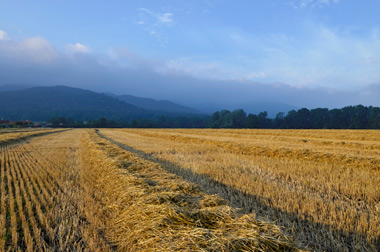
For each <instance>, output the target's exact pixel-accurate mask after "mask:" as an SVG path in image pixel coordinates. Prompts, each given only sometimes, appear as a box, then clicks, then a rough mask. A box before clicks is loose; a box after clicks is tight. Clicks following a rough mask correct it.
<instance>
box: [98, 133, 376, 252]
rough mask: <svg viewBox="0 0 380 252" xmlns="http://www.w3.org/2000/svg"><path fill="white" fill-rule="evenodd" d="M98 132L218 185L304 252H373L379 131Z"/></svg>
mask: <svg viewBox="0 0 380 252" xmlns="http://www.w3.org/2000/svg"><path fill="white" fill-rule="evenodd" d="M100 132H101V133H102V134H104V135H105V136H106V137H108V138H111V139H114V140H115V141H117V142H119V143H122V144H125V145H127V146H130V147H132V148H134V149H137V150H141V151H143V152H145V153H147V154H149V155H150V156H153V157H156V158H158V159H160V160H166V161H169V162H170V163H174V164H177V165H178V166H180V167H182V168H183V169H188V170H191V171H193V172H194V173H196V174H202V175H204V176H205V177H207V178H208V179H210V180H213V181H217V182H220V183H221V184H223V185H226V186H227V187H226V189H225V191H223V192H220V193H219V195H221V196H222V197H224V198H226V199H227V200H229V201H230V202H232V203H233V204H235V206H237V207H239V208H242V209H243V210H245V212H247V213H250V212H253V213H255V214H256V215H257V217H259V218H263V219H268V220H271V221H274V222H275V223H276V224H278V225H280V226H283V227H284V230H285V232H286V234H288V235H292V236H293V237H294V239H297V240H299V241H302V242H303V243H304V244H305V245H306V248H308V249H311V250H313V249H316V250H320V251H322V250H333V251H345V250H346V251H378V250H380V238H379V237H380V132H379V131H369V130H362V131H361V130H355V131H354V130H211V129H209V130H207V129H206V130H186V129H183V130H179V129H178V130H177V129H176V130H168V129H133V130H129V129H123V130H107V129H104V130H101V131H100ZM211 186H213V184H212V185H211ZM205 187H206V189H207V184H206V185H205ZM211 191H212V189H211ZM236 191H238V192H243V195H242V194H239V193H236ZM236 195H240V196H239V197H240V198H239V199H236Z"/></svg>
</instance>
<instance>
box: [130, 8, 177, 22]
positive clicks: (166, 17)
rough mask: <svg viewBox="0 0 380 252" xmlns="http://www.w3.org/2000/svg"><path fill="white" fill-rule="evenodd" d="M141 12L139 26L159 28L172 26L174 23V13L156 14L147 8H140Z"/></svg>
mask: <svg viewBox="0 0 380 252" xmlns="http://www.w3.org/2000/svg"><path fill="white" fill-rule="evenodd" d="M139 12H140V13H139V20H138V21H137V24H151V25H154V26H157V25H172V24H173V22H174V20H173V13H171V12H164V13H162V12H155V11H152V10H150V9H146V8H140V9H139Z"/></svg>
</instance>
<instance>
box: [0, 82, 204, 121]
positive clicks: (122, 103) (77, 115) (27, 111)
mask: <svg viewBox="0 0 380 252" xmlns="http://www.w3.org/2000/svg"><path fill="white" fill-rule="evenodd" d="M0 100H1V102H2V106H1V107H0V117H2V118H8V119H12V120H26V119H28V120H48V119H49V118H51V117H55V116H61V117H71V118H72V119H74V120H95V119H98V118H99V117H106V118H108V119H111V120H124V121H128V120H131V119H140V118H152V117H154V116H157V115H159V114H164V115H190V114H200V112H199V111H197V110H195V109H192V108H189V107H185V106H182V105H179V104H175V103H172V102H169V101H155V100H153V99H148V98H138V97H134V96H128V95H124V96H116V95H113V97H112V96H111V95H108V94H107V95H106V94H101V93H96V92H92V91H89V90H84V89H79V88H71V87H66V86H52V87H33V88H29V86H28V85H3V86H0ZM127 101H131V102H127Z"/></svg>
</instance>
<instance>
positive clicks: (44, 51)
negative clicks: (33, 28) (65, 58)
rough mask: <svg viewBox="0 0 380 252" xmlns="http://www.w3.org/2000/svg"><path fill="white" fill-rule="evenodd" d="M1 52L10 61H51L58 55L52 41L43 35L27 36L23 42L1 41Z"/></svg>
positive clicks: (43, 62)
mask: <svg viewBox="0 0 380 252" xmlns="http://www.w3.org/2000/svg"><path fill="white" fill-rule="evenodd" d="M0 54H2V55H3V56H4V57H6V58H8V59H9V60H10V61H17V62H34V63H40V64H45V63H51V62H52V61H54V60H56V59H57V57H58V53H57V52H56V50H55V49H54V47H53V46H52V45H51V44H50V42H48V41H47V40H45V39H43V38H41V37H33V38H27V39H25V40H24V41H21V42H17V41H12V40H8V41H6V42H4V43H0Z"/></svg>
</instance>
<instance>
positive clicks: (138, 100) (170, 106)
mask: <svg viewBox="0 0 380 252" xmlns="http://www.w3.org/2000/svg"><path fill="white" fill-rule="evenodd" d="M106 94H107V95H110V96H112V97H115V98H117V99H119V100H122V101H124V102H126V103H129V104H132V105H134V106H136V107H139V108H143V109H146V110H149V111H160V112H168V113H178V114H201V113H202V112H200V111H199V110H197V109H194V108H190V107H187V106H183V105H180V104H177V103H174V102H171V101H166V100H159V101H157V100H154V99H151V98H142V97H136V96H133V95H114V94H109V93H106Z"/></svg>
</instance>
